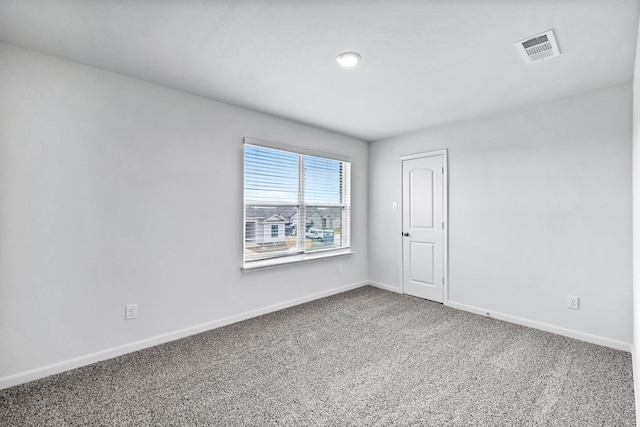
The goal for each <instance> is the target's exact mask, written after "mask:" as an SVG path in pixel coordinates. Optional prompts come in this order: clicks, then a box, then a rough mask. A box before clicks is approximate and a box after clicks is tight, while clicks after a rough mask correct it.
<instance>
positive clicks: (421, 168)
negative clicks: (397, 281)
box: [402, 154, 445, 302]
mask: <svg viewBox="0 0 640 427" xmlns="http://www.w3.org/2000/svg"><path fill="white" fill-rule="evenodd" d="M425 156H426V157H419V158H412V159H406V160H402V284H403V292H404V293H405V294H409V295H414V296H417V297H420V298H425V299H428V300H432V301H437V302H443V300H444V272H445V257H444V243H445V224H444V221H445V218H444V212H445V210H444V203H445V200H444V196H445V191H444V185H445V179H444V178H445V176H444V172H445V171H444V155H443V154H438V155H425Z"/></svg>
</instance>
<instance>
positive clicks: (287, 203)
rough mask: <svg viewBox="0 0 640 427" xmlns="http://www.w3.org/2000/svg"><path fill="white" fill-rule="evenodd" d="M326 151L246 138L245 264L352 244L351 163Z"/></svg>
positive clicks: (303, 256)
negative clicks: (299, 149) (302, 150)
mask: <svg viewBox="0 0 640 427" xmlns="http://www.w3.org/2000/svg"><path fill="white" fill-rule="evenodd" d="M248 140H249V141H251V143H249V142H247V141H248ZM274 147H275V148H274ZM326 156H327V157H324V155H318V154H316V153H313V154H309V153H299V152H295V151H290V149H289V148H288V147H287V148H286V149H283V148H281V146H276V145H275V144H273V145H271V144H270V145H269V146H263V145H260V144H257V143H255V140H251V139H250V138H246V139H245V144H244V223H245V226H244V230H245V236H244V264H245V266H250V265H260V264H261V263H260V261H264V260H269V259H273V258H283V259H281V260H280V261H282V262H288V261H295V260H299V259H306V257H307V256H309V255H311V256H312V255H313V254H315V253H319V252H325V251H337V250H342V249H345V248H349V229H350V199H351V194H350V191H351V189H350V187H351V163H349V162H347V161H344V160H336V159H332V158H330V155H326ZM284 257H291V258H290V259H288V260H287V259H284Z"/></svg>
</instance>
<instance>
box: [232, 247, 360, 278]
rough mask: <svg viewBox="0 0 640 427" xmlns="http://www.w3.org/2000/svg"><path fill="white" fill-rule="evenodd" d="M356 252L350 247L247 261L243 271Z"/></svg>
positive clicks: (247, 271) (242, 268)
mask: <svg viewBox="0 0 640 427" xmlns="http://www.w3.org/2000/svg"><path fill="white" fill-rule="evenodd" d="M354 253H355V252H352V251H351V250H350V249H338V250H332V251H326V252H320V253H314V254H301V255H293V256H289V257H282V258H272V259H265V260H261V261H253V262H250V263H246V264H244V265H243V266H242V267H241V270H242V272H243V273H250V272H252V271H259V270H264V269H267V268H274V267H282V266H286V265H296V264H299V263H301V262H309V261H320V260H323V259H328V258H335V257H341V256H345V255H352V254H354Z"/></svg>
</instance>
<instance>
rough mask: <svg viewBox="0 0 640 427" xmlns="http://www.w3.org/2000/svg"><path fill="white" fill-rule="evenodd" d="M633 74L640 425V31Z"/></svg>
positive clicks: (639, 417)
mask: <svg viewBox="0 0 640 427" xmlns="http://www.w3.org/2000/svg"><path fill="white" fill-rule="evenodd" d="M638 33H639V34H638V41H637V43H636V62H635V67H634V72H633V379H634V383H635V396H636V424H638V425H640V258H639V257H640V31H639V32H638Z"/></svg>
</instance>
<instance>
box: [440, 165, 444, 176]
mask: <svg viewBox="0 0 640 427" xmlns="http://www.w3.org/2000/svg"><path fill="white" fill-rule="evenodd" d="M440 169H442V175H444V166H443V167H442V168H440Z"/></svg>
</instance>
